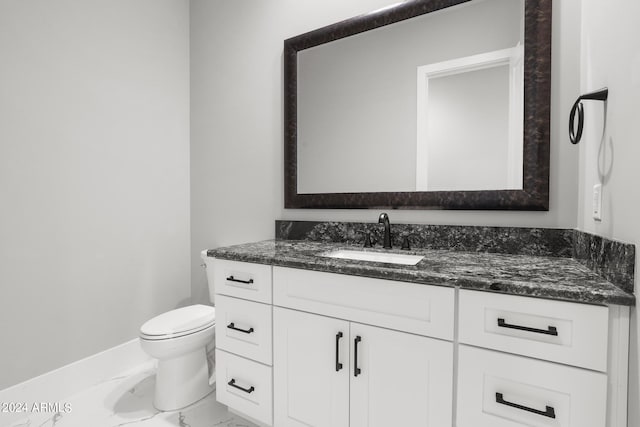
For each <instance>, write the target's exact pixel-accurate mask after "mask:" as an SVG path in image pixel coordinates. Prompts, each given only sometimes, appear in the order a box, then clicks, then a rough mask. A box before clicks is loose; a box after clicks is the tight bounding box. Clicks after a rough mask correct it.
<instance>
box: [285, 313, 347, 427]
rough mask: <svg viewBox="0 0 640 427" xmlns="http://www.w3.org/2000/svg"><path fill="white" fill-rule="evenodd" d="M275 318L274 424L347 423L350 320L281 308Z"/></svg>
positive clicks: (327, 426) (340, 426) (334, 426)
mask: <svg viewBox="0 0 640 427" xmlns="http://www.w3.org/2000/svg"><path fill="white" fill-rule="evenodd" d="M273 322H274V328H273V331H274V334H273V376H274V425H276V426H278V427H286V426H305V427H308V426H312V427H348V426H349V368H350V364H349V322H346V321H344V320H337V319H333V318H329V317H324V316H318V315H315V314H309V313H303V312H300V311H294V310H288V309H285V308H280V307H274V309H273ZM340 335H341V336H340ZM337 363H341V364H342V366H340V365H337Z"/></svg>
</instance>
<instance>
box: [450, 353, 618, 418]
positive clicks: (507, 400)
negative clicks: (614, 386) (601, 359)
mask: <svg viewBox="0 0 640 427" xmlns="http://www.w3.org/2000/svg"><path fill="white" fill-rule="evenodd" d="M458 354H459V359H458V361H459V364H458V406H457V419H458V427H516V426H531V427H542V426H544V427H548V426H553V427H602V426H604V425H605V423H606V410H607V408H606V405H607V377H606V375H605V374H603V373H600V372H594V371H588V370H585V369H580V368H574V367H571V366H566V365H559V364H555V363H551V362H545V361H541V360H534V359H529V358H526V357H522V356H514V355H511V354H504V353H499V352H495V351H492V350H484V349H478V348H474V347H468V346H466V345H461V346H460V348H459V353H458Z"/></svg>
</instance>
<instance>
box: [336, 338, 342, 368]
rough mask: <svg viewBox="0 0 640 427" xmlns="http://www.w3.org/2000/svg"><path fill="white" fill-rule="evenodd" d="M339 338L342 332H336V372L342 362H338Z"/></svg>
mask: <svg viewBox="0 0 640 427" xmlns="http://www.w3.org/2000/svg"><path fill="white" fill-rule="evenodd" d="M340 338H342V332H338V333H337V334H336V372H338V371H339V370H340V369H342V363H340V360H339V359H340Z"/></svg>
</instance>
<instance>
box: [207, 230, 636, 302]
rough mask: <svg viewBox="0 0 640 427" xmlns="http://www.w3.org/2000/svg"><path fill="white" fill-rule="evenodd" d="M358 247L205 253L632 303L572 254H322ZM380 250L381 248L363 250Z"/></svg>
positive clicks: (283, 244)
mask: <svg viewBox="0 0 640 427" xmlns="http://www.w3.org/2000/svg"><path fill="white" fill-rule="evenodd" d="M337 249H355V250H363V248H362V247H360V246H349V245H345V244H343V243H325V242H313V241H305V240H265V241H261V242H255V243H247V244H242V245H236V246H228V247H223V248H218V249H210V250H209V251H208V252H207V255H208V256H211V257H216V258H220V259H228V260H234V261H243V262H253V263H259V264H270V265H276V266H283V267H293V268H301V269H306V270H315V271H324V272H330V273H341V274H349V275H355V276H364V277H372V278H379V279H389V280H397V281H402V282H412V283H420V284H428V285H436V286H449V287H456V286H457V287H460V288H461V289H474V290H481V291H490V292H499V293H505V294H511V295H523V296H529V297H538V298H547V299H554V300H563V301H571V302H580V303H591V304H619V305H627V306H632V305H635V297H634V295H633V294H631V293H628V292H625V291H624V290H622V289H620V288H619V287H617V286H615V285H614V284H612V283H611V282H609V281H607V280H605V279H604V278H602V277H601V276H599V275H597V274H595V273H594V272H593V271H591V270H590V269H588V268H587V267H585V266H584V265H582V264H580V263H579V262H578V261H576V260H574V259H572V258H561V257H550V256H532V255H511V254H500V253H482V252H462V251H449V250H437V249H416V250H411V251H402V250H395V249H392V250H391V251H392V252H397V253H403V254H415V255H423V256H424V259H422V260H421V261H420V262H419V263H418V264H417V265H415V266H406V265H395V264H387V263H378V262H370V261H354V260H345V259H337V258H329V257H326V256H322V254H323V253H326V252H330V251H333V250H337ZM368 250H372V251H384V250H383V249H368Z"/></svg>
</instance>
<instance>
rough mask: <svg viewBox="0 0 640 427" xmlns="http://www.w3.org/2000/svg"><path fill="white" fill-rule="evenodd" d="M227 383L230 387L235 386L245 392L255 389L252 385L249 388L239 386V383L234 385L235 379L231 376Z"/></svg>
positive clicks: (251, 391)
mask: <svg viewBox="0 0 640 427" xmlns="http://www.w3.org/2000/svg"><path fill="white" fill-rule="evenodd" d="M227 384H229V385H230V386H231V387H235V388H237V389H238V390H242V391H244V392H245V393H253V392H254V391H255V389H256V388H255V387H254V386H251V387H249V388H244V387H240V386H239V385H236V380H234V379H233V378H231V381H229V382H228V383H227Z"/></svg>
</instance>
